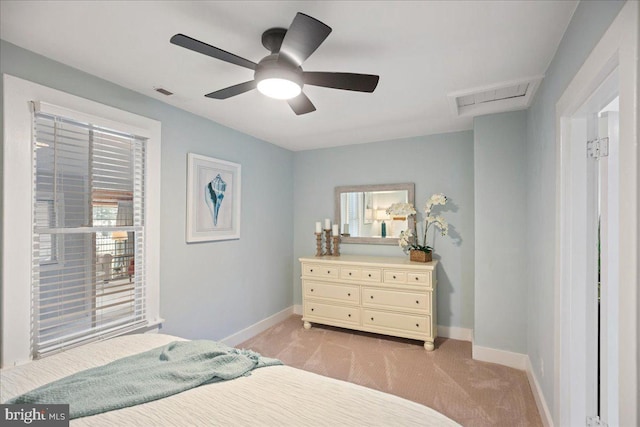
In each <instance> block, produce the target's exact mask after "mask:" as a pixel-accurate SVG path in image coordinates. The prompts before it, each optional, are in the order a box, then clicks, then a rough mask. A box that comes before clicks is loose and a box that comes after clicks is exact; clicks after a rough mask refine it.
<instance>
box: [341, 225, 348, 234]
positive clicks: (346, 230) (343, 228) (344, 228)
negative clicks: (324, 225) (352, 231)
mask: <svg viewBox="0 0 640 427" xmlns="http://www.w3.org/2000/svg"><path fill="white" fill-rule="evenodd" d="M342 232H343V233H344V234H349V224H345V225H343V226H342Z"/></svg>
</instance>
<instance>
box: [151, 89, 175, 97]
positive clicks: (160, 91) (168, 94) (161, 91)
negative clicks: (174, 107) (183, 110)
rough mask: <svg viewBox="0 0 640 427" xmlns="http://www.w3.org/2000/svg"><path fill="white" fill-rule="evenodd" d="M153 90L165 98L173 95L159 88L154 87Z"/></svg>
mask: <svg viewBox="0 0 640 427" xmlns="http://www.w3.org/2000/svg"><path fill="white" fill-rule="evenodd" d="M153 90H155V91H156V92H158V93H161V94H163V95H166V96H170V95H173V92H169V91H168V90H166V89H164V88H161V87H154V88H153Z"/></svg>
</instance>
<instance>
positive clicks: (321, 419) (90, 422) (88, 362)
mask: <svg viewBox="0 0 640 427" xmlns="http://www.w3.org/2000/svg"><path fill="white" fill-rule="evenodd" d="M179 339H180V338H177V337H173V336H170V335H163V334H144V335H128V336H123V337H118V338H113V339H111V340H108V341H103V342H99V343H93V344H89V345H86V346H83V347H79V348H75V349H72V350H69V351H66V352H64V353H60V354H57V355H54V356H50V357H48V358H45V359H41V360H37V361H34V362H31V363H29V364H26V365H21V366H16V367H12V368H6V369H3V370H2V371H0V401H2V402H4V401H6V400H8V399H10V398H12V397H14V396H17V395H19V394H22V393H25V392H27V391H29V390H32V389H34V388H36V387H39V386H41V385H43V384H46V383H48V382H51V381H54V380H57V379H60V378H63V377H65V376H67V375H70V374H73V373H75V372H78V371H81V370H84V369H88V368H92V367H94V366H99V365H103V364H105V363H109V362H111V361H113V360H116V359H119V358H122V357H125V356H129V355H132V354H136V353H140V352H142V351H145V350H149V349H151V348H155V347H159V346H161V345H164V344H167V343H169V342H171V341H175V340H179ZM71 425H73V426H207V425H216V426H457V425H458V424H457V423H455V422H454V421H452V420H450V419H449V418H447V417H445V416H444V415H442V414H440V413H439V412H436V411H435V410H433V409H431V408H428V407H426V406H423V405H420V404H418V403H415V402H411V401H408V400H405V399H402V398H400V397H397V396H393V395H390V394H386V393H382V392H379V391H376V390H372V389H368V388H366V387H362V386H359V385H355V384H351V383H347V382H344V381H339V380H335V379H332V378H327V377H323V376H320V375H317V374H313V373H310V372H306V371H302V370H299V369H296V368H291V367H288V366H272V367H267V368H260V369H257V370H254V371H252V373H251V375H250V376H248V377H242V378H238V379H235V380H231V381H225V382H220V383H215V384H209V385H205V386H201V387H197V388H194V389H191V390H188V391H185V392H183V393H180V394H177V395H174V396H170V397H167V398H164V399H161V400H157V401H153V402H149V403H145V404H142V405H138V406H133V407H130V408H124V409H119V410H116V411H111V412H106V413H104V414H99V415H94V416H91V417H85V418H78V419H75V420H72V421H71Z"/></svg>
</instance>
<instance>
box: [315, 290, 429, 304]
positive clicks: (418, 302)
mask: <svg viewBox="0 0 640 427" xmlns="http://www.w3.org/2000/svg"><path fill="white" fill-rule="evenodd" d="M312 290H313V289H312ZM416 304H420V301H419V300H416Z"/></svg>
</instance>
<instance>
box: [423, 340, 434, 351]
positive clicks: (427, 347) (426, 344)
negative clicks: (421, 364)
mask: <svg viewBox="0 0 640 427" xmlns="http://www.w3.org/2000/svg"><path fill="white" fill-rule="evenodd" d="M435 348H436V346H435V345H433V342H431V341H425V342H424V349H425V350H427V351H433V350H434V349H435Z"/></svg>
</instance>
